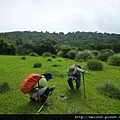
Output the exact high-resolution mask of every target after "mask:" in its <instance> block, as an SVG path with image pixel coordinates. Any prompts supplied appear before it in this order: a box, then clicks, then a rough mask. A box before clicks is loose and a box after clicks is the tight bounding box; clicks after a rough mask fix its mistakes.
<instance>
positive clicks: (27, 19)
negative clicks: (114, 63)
mask: <svg viewBox="0 0 120 120" xmlns="http://www.w3.org/2000/svg"><path fill="white" fill-rule="evenodd" d="M0 8H1V10H0V26H1V27H0V32H5V31H20V30H21V31H24V30H30V31H49V32H54V31H55V32H60V31H62V32H65V33H67V32H69V31H70V32H72V31H100V32H114V33H120V28H119V26H120V23H119V21H120V15H119V13H120V0H60V1H58V0H0Z"/></svg>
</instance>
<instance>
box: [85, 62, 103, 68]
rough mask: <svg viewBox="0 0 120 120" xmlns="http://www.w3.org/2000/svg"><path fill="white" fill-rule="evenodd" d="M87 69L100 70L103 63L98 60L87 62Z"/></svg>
mask: <svg viewBox="0 0 120 120" xmlns="http://www.w3.org/2000/svg"><path fill="white" fill-rule="evenodd" d="M87 68H88V69H90V70H102V69H103V63H102V62H100V61H98V60H89V61H88V62H87Z"/></svg>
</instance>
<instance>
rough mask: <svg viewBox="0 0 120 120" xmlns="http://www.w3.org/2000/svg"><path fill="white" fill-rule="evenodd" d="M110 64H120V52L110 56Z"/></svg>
mask: <svg viewBox="0 0 120 120" xmlns="http://www.w3.org/2000/svg"><path fill="white" fill-rule="evenodd" d="M108 64H110V65H114V66H120V54H115V55H112V56H110V57H109V58H108Z"/></svg>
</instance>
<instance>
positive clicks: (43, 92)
mask: <svg viewBox="0 0 120 120" xmlns="http://www.w3.org/2000/svg"><path fill="white" fill-rule="evenodd" d="M50 79H53V76H52V74H51V73H50V72H46V73H44V74H42V75H40V74H30V75H28V76H27V77H26V78H25V79H24V81H23V82H22V85H21V91H22V92H23V93H24V94H26V93H29V95H30V100H31V101H36V99H39V98H41V103H42V104H44V105H45V106H49V105H51V104H50V103H47V102H46V100H47V98H48V96H49V94H50V92H51V91H53V90H54V89H55V85H53V87H52V88H49V87H48V86H47V82H48V81H49V80H50ZM37 83H38V87H35V86H36V85H37ZM30 88H31V89H30ZM28 89H29V90H28Z"/></svg>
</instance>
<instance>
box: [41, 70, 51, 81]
mask: <svg viewBox="0 0 120 120" xmlns="http://www.w3.org/2000/svg"><path fill="white" fill-rule="evenodd" d="M43 75H44V76H45V78H46V80H47V81H48V80H50V79H53V76H52V74H51V73H50V72H46V73H44V74H43Z"/></svg>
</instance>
